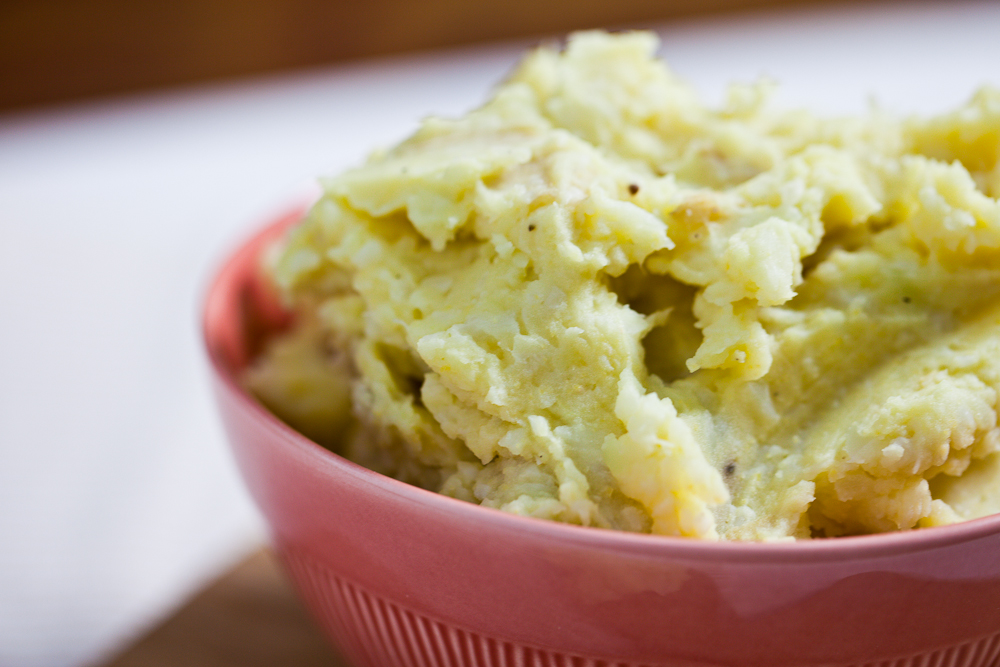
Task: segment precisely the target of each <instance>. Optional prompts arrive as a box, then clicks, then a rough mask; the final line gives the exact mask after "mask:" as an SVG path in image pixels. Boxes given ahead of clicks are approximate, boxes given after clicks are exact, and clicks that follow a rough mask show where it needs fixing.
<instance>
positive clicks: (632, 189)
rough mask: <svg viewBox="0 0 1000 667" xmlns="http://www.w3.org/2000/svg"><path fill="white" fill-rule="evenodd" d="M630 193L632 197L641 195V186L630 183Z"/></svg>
mask: <svg viewBox="0 0 1000 667" xmlns="http://www.w3.org/2000/svg"><path fill="white" fill-rule="evenodd" d="M628 193H629V194H630V195H637V194H639V186H638V185H636V184H635V183H629V186H628Z"/></svg>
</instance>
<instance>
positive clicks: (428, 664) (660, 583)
mask: <svg viewBox="0 0 1000 667" xmlns="http://www.w3.org/2000/svg"><path fill="white" fill-rule="evenodd" d="M297 217H298V214H297V213H296V214H292V215H289V216H287V217H285V218H284V219H282V220H279V221H277V222H276V223H274V224H272V225H271V226H270V227H268V228H267V229H265V230H264V231H263V232H261V233H260V234H258V235H257V236H256V237H254V238H253V239H251V240H250V241H249V242H248V243H246V244H245V245H243V246H242V247H241V248H240V249H239V250H238V251H237V252H236V253H234V254H233V255H232V256H231V257H230V258H229V260H228V261H227V262H226V264H225V265H224V267H223V268H222V270H221V272H220V273H219V274H218V276H217V277H216V279H215V280H214V282H213V283H212V285H211V288H210V291H209V294H208V298H207V301H206V305H205V313H204V334H205V342H206V345H207V348H208V354H209V358H210V360H211V365H212V368H213V371H214V382H215V390H216V395H217V398H218V404H219V408H220V411H221V414H222V417H223V420H224V423H225V426H226V429H227V432H228V435H229V439H230V442H231V444H232V447H233V451H234V452H235V455H236V459H237V461H238V464H239V466H240V468H241V470H242V473H243V476H244V479H245V480H246V483H247V485H248V487H249V489H250V491H251V493H252V494H253V496H254V498H255V499H256V501H257V503H258V504H259V506H260V508H261V510H262V511H263V513H264V515H265V516H266V518H267V521H268V522H269V524H270V527H271V531H272V534H273V538H274V541H275V545H276V547H277V549H278V551H279V553H280V554H281V557H282V559H283V561H284V563H285V565H286V567H287V569H288V572H289V573H290V575H291V577H292V578H293V581H294V582H295V585H296V587H297V588H298V590H299V592H300V593H301V595H302V597H303V598H304V600H305V601H306V603H307V605H308V606H309V608H310V610H311V612H312V613H313V615H314V616H315V618H316V620H317V621H318V622H319V623H320V625H321V626H322V627H323V628H324V630H325V631H326V632H327V633H328V635H329V636H330V638H331V639H332V641H333V642H334V643H335V644H336V645H337V646H338V648H339V649H340V650H341V652H342V653H343V654H344V655H345V656H346V657H347V658H348V659H349V660H350V661H351V662H352V664H355V665H357V666H359V667H360V666H370V667H375V666H385V667H404V666H409V665H413V666H422V667H437V666H439V665H440V666H456V667H457V666H459V665H490V666H500V665H504V666H514V665H518V666H528V665H538V666H542V665H545V666H549V667H556V666H560V667H562V666H566V667H569V666H573V667H584V666H594V667H596V666H608V667H610V666H611V665H621V666H625V665H628V666H632V665H678V666H681V665H683V666H693V665H770V666H778V665H882V666H885V667H888V666H896V667H903V666H904V665H905V666H909V665H913V666H916V665H921V666H925V667H932V666H933V667H944V666H955V667H957V666H959V665H961V666H969V667H971V666H974V665H976V666H980V665H981V666H988V665H997V664H1000V515H997V516H992V517H987V518H984V519H979V520H976V521H970V522H967V523H964V524H959V525H955V526H948V527H944V528H933V529H925V530H919V531H911V532H906V533H897V534H891V535H875V536H864V537H849V538H840V539H836V540H816V541H813V542H800V543H789V544H744V543H722V544H710V543H702V542H696V541H690V540H684V539H677V538H666V537H658V536H649V535H635V534H625V533H619V532H613V531H607V530H600V529H594V528H580V527H577V526H568V525H561V524H557V523H551V522H546V521H541V520H536V519H530V518H524V517H518V516H511V515H507V514H504V513H502V512H499V511H495V510H491V509H487V508H483V507H479V506H475V505H472V504H468V503H464V502H461V501H458V500H453V499H451V498H447V497H444V496H440V495H437V494H434V493H430V492H428V491H424V490H422V489H419V488H416V487H412V486H409V485H406V484H403V483H401V482H398V481H396V480H393V479H389V478H387V477H384V476H382V475H379V474H377V473H374V472H372V471H370V470H367V469H365V468H362V467H360V466H358V465H355V464H354V463H351V462H349V461H347V460H345V459H343V458H341V457H339V456H337V455H335V454H333V453H331V452H330V451H328V450H326V449H323V448H322V447H320V446H318V445H316V444H314V443H313V442H311V441H309V440H307V439H306V438H304V437H303V436H301V435H299V434H298V433H296V432H295V431H293V430H292V429H290V428H289V427H287V426H285V425H284V424H283V423H281V422H280V421H279V420H277V419H276V418H275V417H273V416H272V415H271V414H270V413H269V412H268V411H267V410H265V409H264V408H263V407H261V406H260V405H259V404H258V403H257V402H256V401H255V400H254V399H253V398H251V397H250V396H249V395H248V394H247V393H246V392H245V391H244V390H243V389H242V387H241V385H240V381H239V374H240V372H241V369H242V368H244V367H245V365H246V363H247V361H248V359H251V358H252V357H253V355H254V354H256V353H257V351H258V350H259V346H260V343H261V341H262V340H263V339H265V338H266V337H267V336H268V335H270V334H271V333H273V332H274V331H275V330H277V329H280V328H281V327H283V326H286V325H287V324H288V316H287V314H286V313H284V312H283V311H282V309H281V307H280V306H279V305H278V302H277V301H276V300H275V298H274V295H273V293H272V292H271V290H270V289H269V288H268V286H267V284H266V281H264V280H263V279H262V277H261V274H260V268H259V266H260V262H259V257H260V255H261V251H262V249H263V248H264V247H265V246H266V245H267V244H268V243H269V242H271V241H272V240H273V239H275V238H277V237H278V235H280V233H281V232H282V231H283V230H284V229H285V228H286V227H287V226H288V225H290V224H292V223H293V222H294V221H295V219H296V218H297Z"/></svg>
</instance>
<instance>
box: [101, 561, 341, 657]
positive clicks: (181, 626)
mask: <svg viewBox="0 0 1000 667" xmlns="http://www.w3.org/2000/svg"><path fill="white" fill-rule="evenodd" d="M179 665H183V666H184V667H277V666H281V667H348V665H347V663H346V662H344V660H343V659H342V658H340V657H339V656H337V655H336V654H335V653H334V651H333V649H332V648H330V645H329V643H328V642H327V641H326V639H325V638H324V637H323V635H322V634H321V633H320V631H319V630H318V629H317V628H316V626H315V625H314V624H313V622H312V621H311V620H310V619H309V617H308V615H307V613H306V610H305V608H304V607H303V605H302V603H300V602H299V600H298V598H297V597H296V596H295V592H294V591H293V590H292V586H291V584H290V583H289V581H288V579H287V578H286V577H285V575H284V573H283V572H282V571H281V569H280V566H279V565H278V562H277V559H276V558H275V557H274V555H273V554H272V553H271V552H270V551H268V550H262V551H259V552H257V553H255V554H254V555H253V556H251V557H250V558H249V559H247V560H245V561H244V562H242V563H240V564H239V565H238V566H236V567H235V568H233V569H232V570H230V571H229V572H227V573H226V574H225V575H223V576H222V577H221V578H220V579H218V580H217V581H216V582H215V583H213V584H211V585H210V586H209V587H208V588H206V589H205V590H203V591H202V592H201V593H199V594H198V595H197V596H196V597H195V598H194V599H192V600H191V601H190V602H189V603H187V604H186V605H185V606H184V607H182V608H181V609H180V610H179V611H178V612H177V613H176V614H174V615H173V616H172V617H170V618H169V619H167V620H166V621H165V622H163V623H162V624H161V625H160V626H158V627H156V628H155V629H153V630H152V631H151V632H150V633H149V634H147V635H146V636H145V637H143V638H141V639H140V640H139V641H138V642H136V643H135V644H133V645H132V646H131V647H129V648H127V649H126V650H125V651H124V652H123V653H122V654H120V655H119V656H118V657H117V658H115V659H114V660H113V661H111V662H110V663H108V664H107V665H106V666H105V667H177V666H179Z"/></svg>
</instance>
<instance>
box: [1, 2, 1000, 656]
mask: <svg viewBox="0 0 1000 667" xmlns="http://www.w3.org/2000/svg"><path fill="white" fill-rule="evenodd" d="M602 26H603V27H613V28H628V27H648V28H652V29H655V30H657V31H658V32H659V33H660V35H661V37H662V39H663V47H662V53H663V55H664V56H665V57H666V58H667V60H668V62H669V63H670V64H671V67H672V68H673V69H674V70H675V71H677V72H678V73H680V74H681V75H682V76H684V77H686V78H687V79H688V80H690V81H691V82H692V83H693V85H694V86H695V88H697V89H698V90H699V91H700V92H701V93H702V94H703V95H705V96H706V97H707V98H708V99H709V100H710V101H711V100H719V99H721V96H722V94H723V91H724V88H725V85H726V84H727V83H728V82H731V81H752V80H755V79H757V78H759V77H761V76H767V77H770V78H773V79H775V80H777V81H778V82H779V83H780V86H781V87H780V92H779V93H778V96H777V103H778V104H781V105H786V106H787V105H793V106H802V107H808V108H810V109H812V110H815V111H817V112H819V113H821V114H842V113H859V112H863V111H864V110H865V109H867V108H868V107H869V105H870V104H871V103H872V101H873V100H874V101H875V102H876V103H877V104H879V105H880V106H882V107H884V108H887V109H888V110H890V111H893V112H896V113H915V112H918V113H934V112H939V111H944V110H946V109H949V108H951V107H954V106H955V105H957V104H960V103H961V102H962V101H964V100H965V99H966V98H967V97H968V96H969V95H970V94H971V93H972V91H973V90H975V89H976V88H977V87H979V86H981V85H983V84H990V83H992V84H993V85H1000V40H998V39H997V33H998V28H1000V4H998V3H992V2H947V3H946V2H941V3H927V2H924V3H914V2H867V3H861V2H858V3H833V2H826V3H823V2H807V1H799V2H793V1H784V2H779V1H769V0H707V1H705V2H679V1H674V0H619V1H618V2H614V3H612V2H606V1H602V0H576V1H575V2H569V1H564V0H508V1H507V2H503V3H476V2H462V1H460V0H427V1H425V2H419V3H418V2H412V1H406V0H369V2H367V3H348V2H344V1H329V2H322V1H321V0H241V1H237V0H173V1H172V2H143V1H142V0H130V1H126V0H2V1H0V667H27V666H36V665H37V666H52V667H58V666H70V667H75V666H78V665H105V664H108V662H109V661H111V660H113V659H114V657H115V656H116V655H117V654H118V653H119V652H120V651H121V650H122V649H123V648H124V647H126V646H128V645H129V644H131V643H132V642H134V641H135V640H136V639H137V638H139V637H141V636H143V635H144V634H145V633H146V632H148V631H149V629H151V628H153V627H155V626H157V625H158V624H159V623H160V622H161V621H162V619H164V618H166V617H169V616H170V615H171V614H173V613H174V612H175V610H176V609H177V608H178V607H179V606H180V605H181V604H182V603H183V602H184V601H185V600H187V599H188V598H189V597H190V596H191V595H192V594H194V593H195V592H197V591H198V590H200V589H202V588H203V587H204V586H205V585H206V584H207V583H208V582H210V581H211V580H213V579H214V578H215V577H216V576H218V575H219V574H220V573H221V572H224V571H226V570H227V569H228V568H230V567H232V566H233V564H235V563H236V562H238V561H240V560H241V559H242V558H244V557H245V556H246V554H248V553H251V552H252V551H254V550H255V549H258V548H259V547H260V545H261V544H263V543H264V542H265V541H266V530H265V528H264V526H263V523H262V521H261V519H260V517H259V516H258V514H257V513H256V510H255V509H254V508H253V506H252V503H251V502H250V500H249V498H248V497H247V495H246V493H245V491H244V490H243V487H242V485H241V483H240V481H239V479H238V476H237V474H236V472H235V470H234V468H233V464H232V461H231V459H230V457H229V454H228V451H227V450H226V446H225V441H224V438H223V435H222V433H221V429H220V427H219V424H218V422H217V420H216V417H215V414H214V411H213V405H212V399H211V395H210V392H209V383H208V374H207V369H206V362H205V359H204V355H203V352H202V350H201V343H200V339H199V332H198V310H199V308H200V303H201V299H202V295H203V291H204V288H205V286H206V284H207V282H208V280H209V279H210V276H211V274H212V272H213V271H214V269H215V267H216V266H217V265H218V263H219V261H220V260H221V259H222V257H223V256H224V255H225V254H226V252H227V251H228V250H229V249H231V248H233V247H234V246H235V245H236V244H237V243H238V242H239V240H240V239H241V238H245V237H246V236H247V235H249V234H250V233H251V232H252V231H253V230H254V229H255V228H257V227H259V226H260V225H263V224H265V223H266V222H267V221H268V220H270V219H273V218H274V217H276V216H277V215H279V214H281V213H282V212H284V211H287V210H289V209H290V208H294V207H295V206H300V205H303V204H304V203H306V202H308V200H309V199H310V198H311V197H313V196H314V194H315V192H316V190H315V187H316V186H315V185H314V183H315V181H314V179H315V177H316V176H317V175H322V174H328V173H332V172H336V171H339V170H341V169H344V168H346V167H348V166H350V165H352V164H356V163H358V162H359V161H360V160H362V159H363V158H364V156H365V154H367V153H368V152H369V151H371V150H372V149H373V148H375V147H378V146H384V145H388V144H391V143H393V142H395V141H397V140H398V139H400V138H402V137H403V136H405V135H406V134H408V133H409V132H411V131H412V130H413V129H415V127H416V126H417V123H418V122H419V120H420V119H421V118H422V117H424V116H427V115H429V114H439V115H456V114H459V113H462V112H463V111H465V110H467V109H469V108H471V107H472V106H475V105H476V104H478V103H480V102H481V101H482V100H483V99H484V98H485V96H486V95H487V94H488V92H489V90H490V89H491V87H492V86H493V84H494V83H495V82H496V81H497V80H499V79H500V78H502V77H503V75H504V73H505V72H507V71H508V70H509V69H510V68H511V67H512V65H513V64H514V63H515V62H516V60H517V58H518V56H519V54H520V53H521V52H522V51H523V49H524V48H526V47H529V46H531V45H533V44H536V43H538V41H539V40H542V39H546V40H547V39H553V38H558V37H559V36H560V35H562V34H564V33H565V32H566V31H569V30H574V29H580V28H593V27H602ZM175 664H176V663H175ZM188 664H190V663H188ZM220 664H222V663H220ZM226 664H230V663H226ZM232 664H238V663H232Z"/></svg>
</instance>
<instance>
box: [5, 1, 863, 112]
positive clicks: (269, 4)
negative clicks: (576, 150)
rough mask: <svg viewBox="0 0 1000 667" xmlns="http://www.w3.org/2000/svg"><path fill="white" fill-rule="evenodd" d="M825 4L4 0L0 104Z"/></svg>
mask: <svg viewBox="0 0 1000 667" xmlns="http://www.w3.org/2000/svg"><path fill="white" fill-rule="evenodd" d="M819 4H821V3H820V2H817V1H815V0H814V1H813V2H808V1H807V0H701V1H699V2H690V1H687V2H685V1H683V0H617V1H615V2H608V1H606V0H573V1H571V0H507V1H506V2H492V3H489V2H487V3H482V2H465V1H463V0H423V1H421V2H416V1H414V0H367V1H366V2H346V1H345V0H173V1H172V2H143V1H135V0H132V1H130V0H44V1H42V2H39V1H38V0H5V1H4V2H2V3H0V63H2V64H3V68H2V70H0V108H16V107H23V106H28V105H38V104H47V103H52V102H61V101H64V100H71V99H78V98H91V97H95V96H99V95H107V94H109V93H121V92H126V91H134V90H143V89H150V88H155V87H160V86H172V85H177V84H185V83H189V82H192V81H212V80H220V79H224V78H228V77H245V76H247V75H253V74H258V73H261V72H276V71H286V70H289V69H294V68H301V67H312V66H316V65H322V64H326V63H331V62H337V61H343V60H357V59H359V58H365V57H371V56H380V55H385V54H398V53H407V52H414V51H422V50H428V49H436V48H440V47H449V46H460V45H466V44H478V43H483V42H497V41H500V40H505V39H511V38H519V37H520V38H523V37H539V36H546V35H556V34H560V33H563V32H566V31H570V30H579V29H585V28H593V27H599V26H605V27H608V26H616V27H619V26H620V27H626V26H631V25H637V24H642V23H650V22H655V21H664V20H677V19H681V18H684V17H691V16H705V15H710V14H720V13H726V12H730V13H732V12H736V11H744V12H746V11H753V10H758V11H760V10H765V9H775V8H780V7H794V6H802V5H819ZM827 4H834V3H827ZM839 4H843V3H839Z"/></svg>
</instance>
